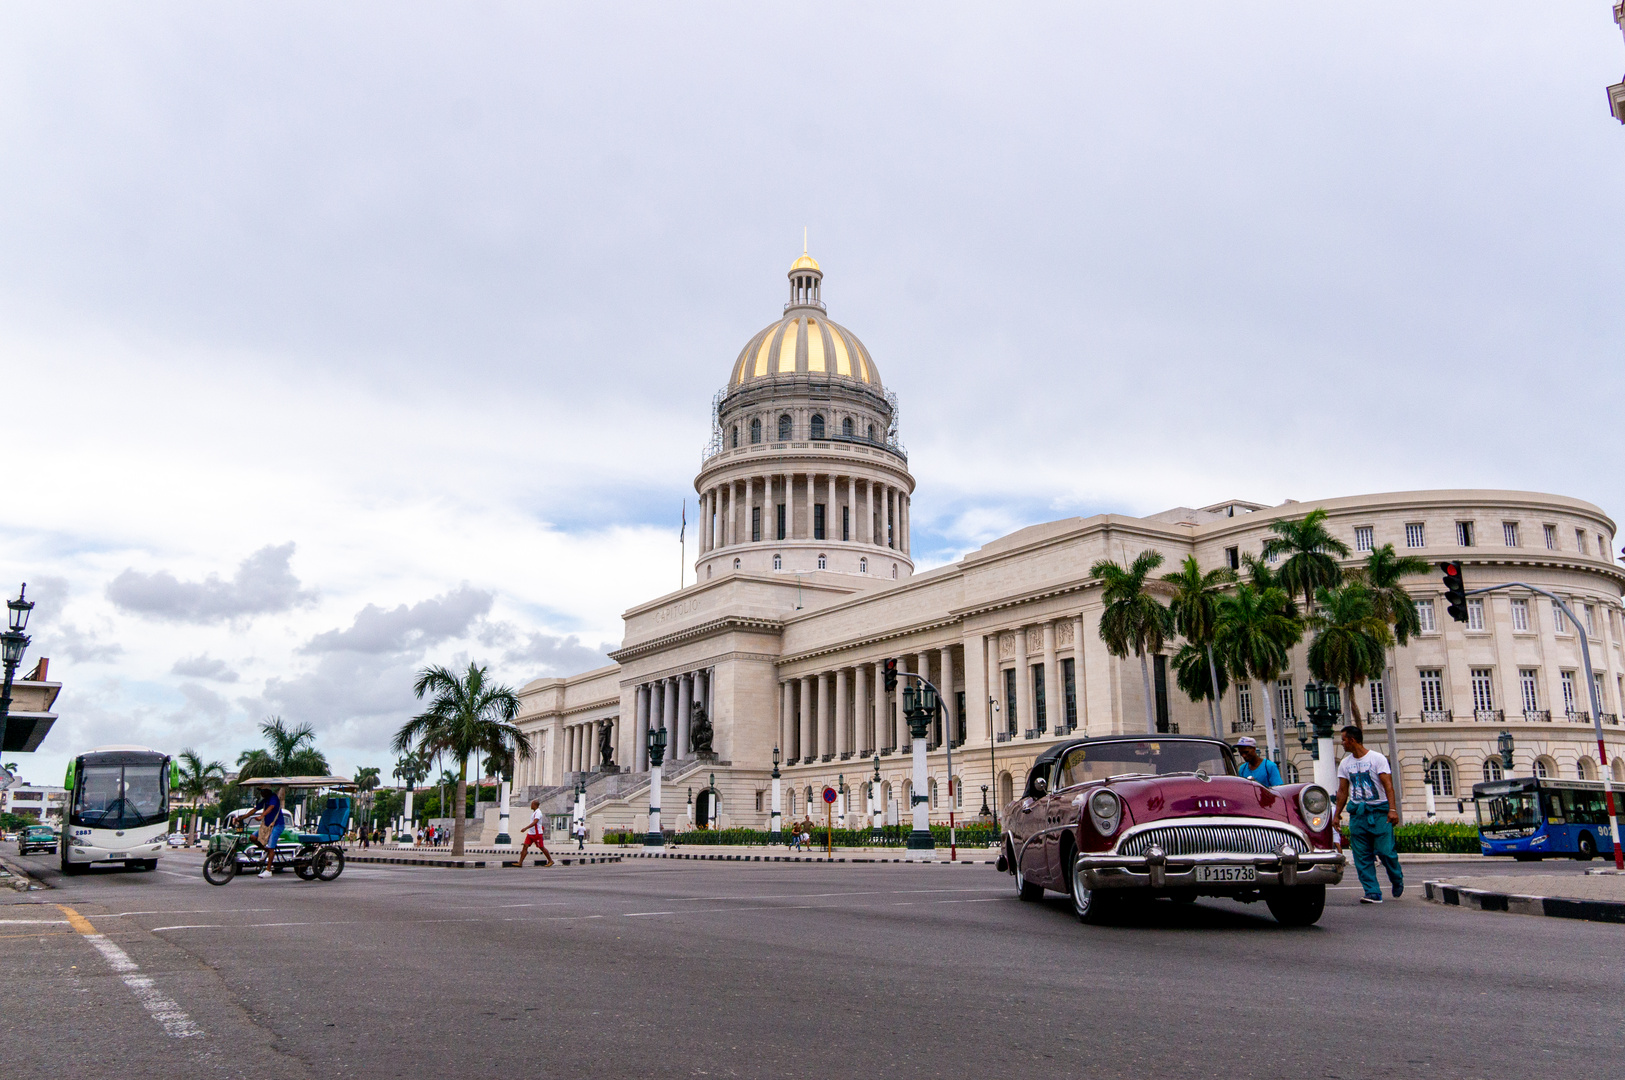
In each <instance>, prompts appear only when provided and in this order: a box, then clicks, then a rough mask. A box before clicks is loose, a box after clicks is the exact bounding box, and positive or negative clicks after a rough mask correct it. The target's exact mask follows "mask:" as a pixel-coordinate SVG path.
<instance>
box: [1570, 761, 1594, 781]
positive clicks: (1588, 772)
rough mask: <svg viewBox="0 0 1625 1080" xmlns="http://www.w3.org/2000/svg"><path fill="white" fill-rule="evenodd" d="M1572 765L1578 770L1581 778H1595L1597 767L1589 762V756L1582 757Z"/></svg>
mask: <svg viewBox="0 0 1625 1080" xmlns="http://www.w3.org/2000/svg"><path fill="white" fill-rule="evenodd" d="M1574 765H1575V768H1577V769H1579V770H1580V779H1581V780H1595V779H1596V778H1597V767H1596V766H1595V765H1593V764H1592V763H1591V759H1590V758H1588V757H1583V758H1581V759H1580V760H1579V761H1576V762H1575V763H1574Z"/></svg>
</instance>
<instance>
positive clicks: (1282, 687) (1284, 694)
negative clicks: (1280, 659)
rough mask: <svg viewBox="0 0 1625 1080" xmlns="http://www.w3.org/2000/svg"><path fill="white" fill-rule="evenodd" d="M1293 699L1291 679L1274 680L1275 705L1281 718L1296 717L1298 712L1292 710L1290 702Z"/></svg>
mask: <svg viewBox="0 0 1625 1080" xmlns="http://www.w3.org/2000/svg"><path fill="white" fill-rule="evenodd" d="M1293 701H1294V698H1293V696H1292V680H1291V679H1277V680H1275V706H1276V708H1277V710H1279V712H1280V716H1281V719H1283V720H1293V719H1296V717H1297V715H1298V714H1297V713H1295V712H1293V711H1292V703H1293Z"/></svg>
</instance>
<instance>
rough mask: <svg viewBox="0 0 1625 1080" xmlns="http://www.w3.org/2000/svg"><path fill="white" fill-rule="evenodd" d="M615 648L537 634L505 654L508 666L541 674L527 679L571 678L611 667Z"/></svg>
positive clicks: (519, 642) (512, 647)
mask: <svg viewBox="0 0 1625 1080" xmlns="http://www.w3.org/2000/svg"><path fill="white" fill-rule="evenodd" d="M614 647H615V646H614V645H613V644H612V643H610V642H603V643H601V644H599V645H598V646H596V647H594V646H591V645H584V644H582V642H581V639H580V638H578V637H577V636H576V635H574V634H570V635H568V636H561V635H558V634H544V633H541V632H539V631H538V632H536V633H532V634H527V635H525V637H524V638H523V639H521V640H519V641H518V642H517V643H516V644H514V645H513V646H511V647H510V648H508V649H507V650H505V651H504V652H503V654H502V659H503V661H504V662H506V663H509V664H523V665H526V666H527V667H530V668H536V669H540V670H532V671H527V672H526V673H525V675H524V678H526V679H531V678H535V677H536V676H538V675H568V674H573V673H575V672H578V671H588V670H590V669H592V668H596V667H603V666H604V665H605V664H607V663H609V655H608V654H609V650H611V649H613V648H614Z"/></svg>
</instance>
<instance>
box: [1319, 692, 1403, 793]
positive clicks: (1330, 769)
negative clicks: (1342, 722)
mask: <svg viewBox="0 0 1625 1080" xmlns="http://www.w3.org/2000/svg"><path fill="white" fill-rule="evenodd" d="M1303 706H1304V712H1306V713H1308V714H1309V722H1310V723H1312V724H1313V725H1314V726H1315V745H1316V749H1317V750H1319V753H1318V754H1317V755H1316V757H1315V783H1317V784H1319V785H1320V786H1321V787H1323V788H1325V789H1326V790H1327V791H1333V792H1335V791H1336V790H1337V758H1336V755H1335V754H1333V752H1332V728H1333V726H1335V725H1336V723H1337V718H1338V717H1339V716H1341V715H1342V713H1343V694H1342V691H1340V690H1338V688H1337V684H1336V683H1326V682H1314V681H1310V682H1307V683H1305V684H1304V687H1303ZM1389 764H1390V766H1391V765H1392V763H1391V762H1390V763H1389Z"/></svg>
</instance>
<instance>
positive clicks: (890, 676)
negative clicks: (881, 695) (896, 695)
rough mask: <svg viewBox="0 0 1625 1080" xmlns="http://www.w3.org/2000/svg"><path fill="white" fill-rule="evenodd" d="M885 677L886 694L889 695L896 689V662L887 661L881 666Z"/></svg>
mask: <svg viewBox="0 0 1625 1080" xmlns="http://www.w3.org/2000/svg"><path fill="white" fill-rule="evenodd" d="M881 669H882V671H883V672H884V673H885V677H886V692H887V693H888V694H889V693H891V692H892V691H894V690H896V689H897V661H896V660H887V661H886V662H885V663H884V664H882V665H881Z"/></svg>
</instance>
